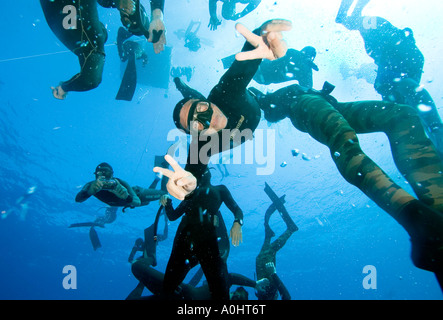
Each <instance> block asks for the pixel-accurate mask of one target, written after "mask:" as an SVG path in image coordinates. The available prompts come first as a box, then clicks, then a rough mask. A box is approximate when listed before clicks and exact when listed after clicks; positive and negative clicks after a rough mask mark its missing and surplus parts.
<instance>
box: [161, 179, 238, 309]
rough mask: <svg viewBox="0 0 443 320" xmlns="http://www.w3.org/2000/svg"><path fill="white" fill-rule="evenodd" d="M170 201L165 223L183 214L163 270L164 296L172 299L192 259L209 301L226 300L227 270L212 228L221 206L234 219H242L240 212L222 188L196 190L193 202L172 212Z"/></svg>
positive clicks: (183, 203) (184, 204) (182, 203)
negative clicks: (204, 281)
mask: <svg viewBox="0 0 443 320" xmlns="http://www.w3.org/2000/svg"><path fill="white" fill-rule="evenodd" d="M171 202H172V201H171V200H169V201H168V204H167V205H166V215H167V216H168V218H169V220H171V221H174V220H176V219H178V218H179V217H180V216H182V215H183V214H186V215H185V216H184V217H183V218H182V221H181V223H180V226H179V228H178V230H177V234H176V236H175V239H174V244H173V248H172V252H171V257H170V259H169V262H168V265H167V267H166V273H165V279H164V293H165V294H166V297H171V296H172V294H173V292H174V290H175V289H176V288H177V287H178V286H179V284H180V283H182V281H183V280H184V278H185V277H186V274H187V273H188V271H189V270H190V268H191V267H192V266H193V265H194V263H192V262H193V261H192V260H193V259H197V260H198V262H199V263H200V265H201V267H202V269H203V272H204V273H205V276H206V279H207V281H208V285H209V288H210V291H211V294H212V299H214V300H227V299H229V281H228V269H227V264H226V258H224V257H222V254H221V253H220V248H219V240H218V234H217V227H216V226H217V225H218V223H219V221H218V220H220V219H219V218H217V214H218V211H219V208H220V206H221V205H222V204H223V203H225V205H226V206H227V207H228V208H229V210H231V211H232V212H233V213H234V216H235V218H236V219H243V212H242V210H241V209H240V208H239V206H238V205H237V203H236V202H235V201H234V199H233V198H232V196H231V193H230V192H229V190H228V189H227V188H226V187H225V186H224V185H219V186H212V185H209V186H205V187H203V186H202V187H200V188H199V189H198V190H196V192H195V194H194V197H193V199H190V200H184V201H182V202H181V203H180V205H179V206H178V207H177V208H176V209H175V210H174V209H173V207H172V203H171ZM224 229H225V230H226V227H225V228H224ZM225 232H226V231H225ZM219 233H220V232H219ZM228 247H229V243H228ZM226 256H227V255H226Z"/></svg>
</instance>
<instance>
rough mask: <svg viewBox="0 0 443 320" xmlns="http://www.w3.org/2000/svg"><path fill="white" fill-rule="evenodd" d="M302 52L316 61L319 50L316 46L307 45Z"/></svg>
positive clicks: (309, 58)
mask: <svg viewBox="0 0 443 320" xmlns="http://www.w3.org/2000/svg"><path fill="white" fill-rule="evenodd" d="M301 53H303V54H304V55H305V57H306V58H307V59H308V60H310V61H314V59H315V57H316V56H317V51H316V50H315V48H314V47H311V46H306V47H304V48H303V49H302V50H301Z"/></svg>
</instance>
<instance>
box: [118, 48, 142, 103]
mask: <svg viewBox="0 0 443 320" xmlns="http://www.w3.org/2000/svg"><path fill="white" fill-rule="evenodd" d="M136 86H137V68H136V66H135V53H134V52H131V54H130V56H129V59H128V65H127V66H126V70H125V73H124V75H123V79H122V82H121V84H120V89H119V90H118V93H117V96H116V97H115V100H126V101H131V100H132V97H133V96H134V92H135V88H136Z"/></svg>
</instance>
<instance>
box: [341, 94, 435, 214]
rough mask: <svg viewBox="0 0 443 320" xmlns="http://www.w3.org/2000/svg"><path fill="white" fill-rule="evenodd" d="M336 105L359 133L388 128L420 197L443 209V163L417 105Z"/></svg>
mask: <svg viewBox="0 0 443 320" xmlns="http://www.w3.org/2000/svg"><path fill="white" fill-rule="evenodd" d="M336 107H337V109H338V110H339V111H340V112H341V114H342V115H343V117H344V118H345V119H346V120H347V122H348V123H349V124H350V126H351V127H352V128H353V129H355V130H356V132H357V133H370V132H384V133H385V134H386V135H387V136H388V139H389V142H390V146H391V152H392V156H393V159H394V162H395V164H396V166H397V168H398V170H399V171H400V172H401V173H402V175H403V176H404V177H405V178H406V180H407V181H408V182H409V184H410V186H411V187H412V189H413V190H414V192H415V193H416V195H417V197H418V198H419V200H420V201H423V203H425V204H427V205H430V206H432V207H433V208H435V209H437V210H438V211H442V212H443V163H442V161H441V159H440V157H439V156H438V153H437V151H436V149H435V146H434V145H433V144H432V143H431V141H430V140H429V139H428V137H427V136H426V134H425V131H424V129H423V125H422V123H421V120H420V118H419V116H418V113H417V111H416V109H415V108H413V107H411V106H408V105H399V104H395V103H389V102H380V101H360V102H351V103H339V104H337V106H336Z"/></svg>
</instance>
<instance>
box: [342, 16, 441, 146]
mask: <svg viewBox="0 0 443 320" xmlns="http://www.w3.org/2000/svg"><path fill="white" fill-rule="evenodd" d="M350 19H351V21H352V23H354V25H353V27H354V28H356V29H357V30H358V31H359V32H360V34H361V36H362V38H363V40H364V43H365V49H366V52H367V53H368V55H369V56H370V57H371V58H372V59H374V63H375V64H376V65H377V66H378V70H377V78H376V79H375V83H374V88H375V90H376V91H377V92H378V93H379V94H380V95H381V96H382V98H383V100H384V101H393V102H396V103H399V104H407V105H410V106H412V107H414V108H417V109H418V111H419V115H420V118H421V119H422V122H423V124H424V125H425V130H426V131H427V132H428V134H429V136H430V138H431V140H432V141H433V142H434V144H435V145H436V146H437V147H438V148H439V149H441V148H442V147H443V123H442V121H441V118H440V115H439V113H438V110H437V107H436V105H435V102H434V100H433V99H432V97H431V95H430V94H429V92H428V91H427V90H426V89H424V88H421V87H419V86H420V81H421V78H422V74H423V66H424V61H425V60H424V56H423V54H422V53H421V51H420V50H419V48H418V47H417V45H416V43H415V39H414V35H413V32H412V30H411V29H409V28H405V29H403V30H402V29H399V28H397V27H395V26H393V25H392V24H391V23H390V22H389V21H387V20H386V19H383V18H381V17H357V18H350ZM365 21H366V24H367V23H368V22H367V21H371V22H372V23H374V25H373V26H371V27H368V26H367V25H366V24H365ZM422 106H426V107H425V108H426V109H427V110H426V111H425V112H421V111H422V110H420V108H421V107H422Z"/></svg>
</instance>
